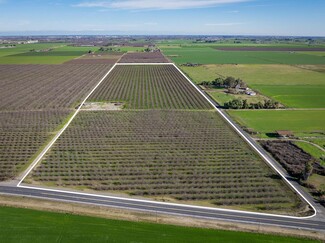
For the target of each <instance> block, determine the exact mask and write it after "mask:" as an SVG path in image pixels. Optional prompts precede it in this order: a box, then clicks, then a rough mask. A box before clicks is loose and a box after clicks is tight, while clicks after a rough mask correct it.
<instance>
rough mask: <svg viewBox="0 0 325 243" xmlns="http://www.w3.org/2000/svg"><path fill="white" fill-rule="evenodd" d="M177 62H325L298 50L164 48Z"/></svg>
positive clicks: (164, 51) (324, 59)
mask: <svg viewBox="0 0 325 243" xmlns="http://www.w3.org/2000/svg"><path fill="white" fill-rule="evenodd" d="M162 50H163V53H164V54H165V55H166V56H167V57H169V58H171V59H172V60H173V61H174V62H175V63H177V64H183V63H187V62H191V63H200V64H325V58H324V57H322V56H313V55H308V54H302V53H297V52H272V51H220V50H216V49H214V48H211V47H179V48H163V49H162Z"/></svg>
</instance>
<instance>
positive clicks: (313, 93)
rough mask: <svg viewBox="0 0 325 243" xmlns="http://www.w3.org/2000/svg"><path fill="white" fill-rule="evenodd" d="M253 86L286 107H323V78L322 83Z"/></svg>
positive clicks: (324, 100)
mask: <svg viewBox="0 0 325 243" xmlns="http://www.w3.org/2000/svg"><path fill="white" fill-rule="evenodd" d="M324 76H325V75H324ZM253 88H254V89H255V90H257V91H259V92H260V93H262V94H264V95H266V96H268V97H271V98H272V99H274V100H277V101H279V102H280V103H282V104H283V105H285V106H286V107H294V108H325V80H324V85H254V86H253Z"/></svg>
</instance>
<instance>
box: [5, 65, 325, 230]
mask: <svg viewBox="0 0 325 243" xmlns="http://www.w3.org/2000/svg"><path fill="white" fill-rule="evenodd" d="M118 65H125V64H118ZM128 65H130V64H128ZM136 65H140V64H136ZM145 65H150V64H148V63H146V64H145ZM154 65H159V64H157V63H155V64H154ZM164 65H174V64H164ZM174 66H175V67H176V65H174ZM176 68H177V67H176ZM177 69H178V68H177ZM178 70H179V69H178ZM179 71H180V70H179ZM180 72H181V71H180ZM181 73H182V72H181ZM107 74H108V73H107ZM107 74H106V75H105V76H107ZM182 74H183V73H182ZM183 75H184V74H183ZM184 76H185V75H184ZM186 78H187V77H186ZM103 79H104V78H103ZM103 79H102V80H103ZM187 79H188V78H187ZM102 80H101V81H102ZM188 80H189V79H188ZM101 81H100V82H101ZM100 82H99V83H100ZM189 82H191V81H190V80H189ZM191 83H192V82H191ZM98 85H99V84H98ZM98 85H97V86H96V87H98ZM192 85H194V84H193V83H192ZM194 86H195V85H194ZM96 87H95V88H96ZM195 87H196V86H195ZM196 88H197V89H198V87H196ZM198 91H199V92H200V93H201V94H202V95H204V96H205V97H206V98H207V99H209V97H208V96H207V95H206V94H204V92H202V91H201V90H199V89H198ZM87 97H89V95H88V96H87ZM86 99H87V98H86ZM86 99H85V100H86ZM209 102H210V103H211V104H213V106H214V107H215V109H216V110H217V111H218V112H219V113H220V114H221V115H222V116H223V117H224V118H225V120H227V122H228V123H229V125H231V126H232V127H233V128H234V129H235V130H237V132H238V131H239V133H241V136H243V137H244V139H245V140H246V141H247V142H248V143H249V144H250V145H251V146H252V147H254V148H255V150H256V151H258V152H259V153H260V155H262V156H263V157H264V158H267V160H268V163H271V164H270V166H272V167H273V168H275V169H276V170H277V171H278V173H279V174H280V175H281V176H282V177H284V179H286V180H287V183H289V184H290V185H291V187H292V188H293V189H294V190H295V191H296V192H297V194H299V195H300V196H301V197H302V198H304V199H305V200H306V201H307V202H308V203H309V204H310V205H311V206H312V207H313V208H314V209H315V211H316V213H315V214H314V215H313V216H310V217H301V218H299V217H291V216H282V215H272V214H263V213H254V212H244V211H236V210H227V209H220V208H208V207H199V206H191V205H181V204H171V203H164V202H156V201H150V200H137V199H130V198H122V197H113V196H105V195H98V194H89V193H81V192H77V191H64V190H55V189H48V188H40V187H32V186H29V185H28V186H27V185H24V184H21V183H22V181H23V180H24V178H25V177H26V176H27V175H28V174H29V173H30V172H31V170H32V169H33V167H34V166H35V165H36V164H37V162H38V161H39V160H40V159H41V157H42V156H43V155H44V154H45V153H46V152H47V150H48V149H49V148H47V149H46V150H45V151H44V153H43V154H42V156H40V158H38V159H37V161H36V163H34V164H33V165H32V166H31V167H30V168H29V169H28V170H27V171H26V173H24V176H23V178H21V180H20V181H19V183H18V185H16V184H10V183H0V194H5V195H16V196H24V197H32V198H39V199H47V200H53V201H63V202H73V203H81V204H88V205H98V206H106V207H116V208H125V209H131V210H138V211H144V212H151V213H160V214H169V215H181V216H187V217H194V218H202V219H211V220H223V221H228V222H237V223H247V224H254V225H272V226H278V227H284V228H294V229H305V230H312V231H321V232H325V213H324V211H323V209H322V208H321V207H320V206H318V205H317V204H316V203H315V202H313V199H312V198H311V197H310V196H309V195H308V194H307V193H305V192H304V191H303V190H302V189H301V187H300V186H299V185H298V184H297V183H295V182H294V181H292V180H290V178H289V177H288V175H287V174H286V173H285V172H284V171H283V170H282V168H280V167H279V165H278V164H277V163H276V162H275V161H274V160H272V158H270V157H269V156H268V154H267V153H266V152H265V151H264V150H263V149H262V148H260V147H259V145H258V144H257V143H256V142H255V141H254V140H253V139H252V138H250V136H249V135H247V134H246V133H245V132H243V131H242V129H241V128H240V127H239V126H238V125H237V124H235V123H234V122H233V121H232V120H231V119H230V118H229V117H228V115H227V114H226V113H225V112H224V111H222V110H220V109H218V108H217V105H216V103H215V102H214V101H212V100H211V99H209ZM77 112H78V110H77ZM77 112H76V113H77ZM75 115H76V114H75ZM72 119H73V118H72ZM72 119H71V121H72ZM68 125H69V124H68ZM65 128H66V127H65ZM62 132H63V131H61V133H60V134H62ZM58 137H59V136H58ZM58 137H56V139H57V138H58ZM56 139H55V140H56ZM55 140H54V141H53V143H52V144H51V145H53V144H54V142H55ZM49 147H50V146H49ZM19 179H20V178H19ZM289 180H290V181H289Z"/></svg>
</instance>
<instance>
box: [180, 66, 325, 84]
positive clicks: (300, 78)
mask: <svg viewBox="0 0 325 243" xmlns="http://www.w3.org/2000/svg"><path fill="white" fill-rule="evenodd" d="M317 67H318V68H319V69H321V68H324V67H325V66H324V65H320V66H315V68H317ZM181 69H182V70H183V71H184V72H185V73H186V74H187V75H188V76H189V77H190V78H191V79H192V80H193V81H195V82H196V83H198V82H202V81H205V80H206V81H210V80H214V79H215V78H217V77H228V76H233V77H235V78H241V79H243V80H244V81H245V82H246V83H247V84H249V85H257V84H258V85H306V84H308V85H325V75H324V74H323V73H321V72H315V71H312V70H309V69H307V67H306V68H303V67H299V66H298V67H296V66H290V65H247V64H240V65H202V66H198V67H186V66H181Z"/></svg>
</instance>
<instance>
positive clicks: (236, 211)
mask: <svg viewBox="0 0 325 243" xmlns="http://www.w3.org/2000/svg"><path fill="white" fill-rule="evenodd" d="M127 65H130V66H131V65H138V66H140V65H172V66H174V67H175V68H176V69H177V70H178V71H179V72H180V73H181V74H182V76H183V77H185V78H186V80H187V81H189V82H190V84H191V85H192V86H193V87H194V88H195V89H196V90H197V91H198V92H199V93H200V94H201V95H202V96H203V97H204V98H205V99H206V100H207V101H208V102H209V103H210V104H211V105H212V107H213V108H214V109H215V110H216V111H217V112H218V113H219V114H220V115H221V117H222V118H224V120H225V121H226V122H227V123H229V124H230V125H231V127H232V128H233V129H234V130H235V131H236V132H237V133H238V134H239V135H240V136H241V137H242V138H243V139H244V140H245V141H246V142H247V143H248V145H250V146H251V147H252V148H253V149H254V150H255V151H256V152H257V153H258V154H259V155H260V156H261V157H262V158H263V159H264V161H266V162H267V163H268V164H269V165H270V166H271V167H272V168H273V169H274V170H275V171H276V172H277V173H278V174H279V175H280V176H281V177H282V179H283V180H284V181H285V182H286V183H287V184H288V185H289V186H290V187H291V188H292V189H293V190H294V191H295V192H296V193H298V195H299V196H300V197H301V198H302V199H303V200H304V201H305V202H306V203H307V204H308V205H309V206H310V207H311V208H312V209H313V210H314V214H313V215H310V216H305V217H296V216H289V215H279V214H269V213H258V212H250V211H241V210H234V209H223V208H213V207H204V206H195V205H187V204H177V203H167V202H158V201H152V200H143V199H135V198H127V197H116V196H108V195H102V194H92V193H83V192H75V191H68V190H59V189H48V188H42V187H34V186H23V185H21V184H22V182H23V181H24V179H25V178H26V177H27V176H28V174H29V173H30V172H31V171H32V170H33V169H34V168H35V166H36V165H37V164H38V163H39V162H40V160H41V159H42V158H43V157H44V155H45V154H46V153H47V152H48V150H49V149H50V148H51V147H52V146H53V145H54V143H55V142H56V141H57V139H58V138H59V137H60V136H61V135H62V133H63V132H64V131H65V130H66V129H67V127H68V126H69V125H70V124H71V122H72V120H73V119H74V118H75V117H76V115H77V114H78V113H79V111H80V109H81V107H82V105H83V104H84V103H85V102H86V100H87V99H88V98H89V96H90V95H91V94H92V93H93V92H94V91H95V90H96V89H97V87H98V86H99V85H100V84H101V83H102V82H103V81H104V79H105V78H106V77H107V76H108V75H109V74H110V73H111V72H112V70H113V69H114V68H115V67H116V66H127ZM17 187H20V188H26V189H35V190H41V191H49V192H61V193H68V194H75V195H84V196H96V197H102V198H111V199H122V200H126V201H134V202H146V203H153V204H163V205H170V206H179V207H190V208H197V209H209V210H215V211H224V212H234V213H244V214H253V215H263V216H273V217H281V218H290V219H309V218H312V217H314V216H316V214H317V210H316V208H315V207H314V206H313V205H312V203H310V202H309V201H308V199H307V198H306V197H305V196H304V195H302V193H300V191H299V190H298V189H297V188H296V187H295V186H294V185H293V184H291V182H290V181H289V180H288V179H287V178H286V177H285V176H284V175H283V174H282V172H280V171H279V170H278V169H277V168H276V167H275V166H274V165H273V164H272V162H271V161H270V160H269V159H268V158H267V157H266V156H265V155H264V154H263V153H261V152H260V151H259V149H258V148H257V147H256V146H255V145H254V144H253V143H252V142H251V141H250V140H249V139H248V138H247V137H246V136H245V134H244V133H243V132H242V131H240V130H239V129H238V128H237V127H236V126H235V125H234V124H233V122H232V121H231V120H230V119H229V118H228V117H226V116H225V115H224V114H223V113H222V112H221V111H220V110H219V109H218V108H217V107H216V106H215V105H214V104H213V102H212V101H211V100H210V99H209V98H208V97H207V96H206V94H205V93H203V92H202V91H201V90H200V89H199V88H198V87H197V86H196V85H195V84H194V83H193V82H192V81H191V80H190V79H189V78H188V77H187V76H186V75H185V74H184V73H183V72H182V71H181V70H180V69H179V68H178V67H177V66H176V65H175V64H174V63H115V64H114V65H113V67H111V69H110V70H109V71H108V72H107V73H106V74H105V75H104V77H103V78H102V79H101V80H100V81H99V82H98V83H97V85H96V86H95V87H94V88H93V89H92V90H91V91H90V93H89V94H88V95H87V96H86V98H85V99H84V100H83V101H82V102H81V104H80V105H79V107H78V109H77V110H76V112H75V113H74V114H73V116H72V117H71V118H70V120H69V121H68V122H67V123H66V124H65V125H64V127H63V128H62V129H61V130H60V131H59V133H58V134H57V135H56V136H55V137H54V138H53V139H52V140H51V142H50V143H49V144H48V145H47V146H46V147H45V148H44V150H43V151H42V152H41V153H40V154H39V155H38V156H37V158H36V159H35V160H34V162H33V163H32V164H31V165H30V168H29V169H28V170H27V172H25V173H24V175H23V177H22V179H21V180H20V181H19V183H18V184H17Z"/></svg>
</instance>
